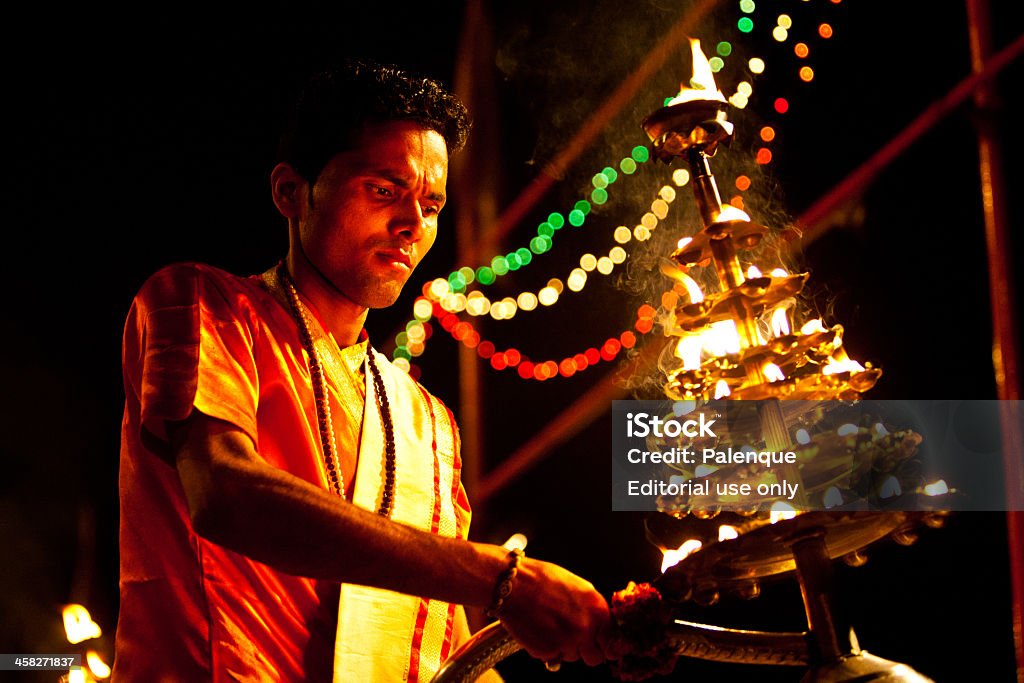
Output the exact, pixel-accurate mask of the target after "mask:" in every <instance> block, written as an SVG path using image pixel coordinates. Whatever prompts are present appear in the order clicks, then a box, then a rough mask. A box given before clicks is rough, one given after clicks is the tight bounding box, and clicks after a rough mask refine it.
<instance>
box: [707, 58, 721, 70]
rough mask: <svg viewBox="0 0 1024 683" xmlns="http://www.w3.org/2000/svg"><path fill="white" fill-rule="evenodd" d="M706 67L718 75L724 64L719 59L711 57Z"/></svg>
mask: <svg viewBox="0 0 1024 683" xmlns="http://www.w3.org/2000/svg"><path fill="white" fill-rule="evenodd" d="M708 66H710V67H711V70H712V71H713V72H715V73H718V72H719V71H721V70H722V67H724V66H725V62H724V61H723V60H722V58H721V57H712V58H711V59H709V60H708Z"/></svg>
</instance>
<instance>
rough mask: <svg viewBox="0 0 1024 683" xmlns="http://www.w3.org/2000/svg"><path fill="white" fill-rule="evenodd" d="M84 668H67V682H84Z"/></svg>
mask: <svg viewBox="0 0 1024 683" xmlns="http://www.w3.org/2000/svg"><path fill="white" fill-rule="evenodd" d="M86 681H87V679H86V676H85V669H83V668H82V667H75V668H73V669H69V670H68V683H86Z"/></svg>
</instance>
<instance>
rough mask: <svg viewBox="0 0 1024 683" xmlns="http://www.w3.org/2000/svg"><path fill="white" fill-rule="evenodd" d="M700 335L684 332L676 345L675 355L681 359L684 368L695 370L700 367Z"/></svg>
mask: <svg viewBox="0 0 1024 683" xmlns="http://www.w3.org/2000/svg"><path fill="white" fill-rule="evenodd" d="M700 350H701V335H699V334H686V335H683V338H682V339H680V340H679V344H677V345H676V356H677V357H678V358H681V359H682V361H683V369H684V370H696V369H698V368H699V367H700Z"/></svg>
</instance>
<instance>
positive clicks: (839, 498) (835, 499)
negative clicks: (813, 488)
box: [824, 486, 843, 508]
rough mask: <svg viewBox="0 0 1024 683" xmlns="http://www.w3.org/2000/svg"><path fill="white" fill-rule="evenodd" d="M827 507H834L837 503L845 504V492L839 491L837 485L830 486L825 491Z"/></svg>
mask: <svg viewBox="0 0 1024 683" xmlns="http://www.w3.org/2000/svg"><path fill="white" fill-rule="evenodd" d="M824 503H825V507H826V508H834V507H835V506H836V505H842V504H843V494H842V493H840V492H839V489H837V488H836V487H835V486H829V487H828V489H827V490H826V491H825V500H824Z"/></svg>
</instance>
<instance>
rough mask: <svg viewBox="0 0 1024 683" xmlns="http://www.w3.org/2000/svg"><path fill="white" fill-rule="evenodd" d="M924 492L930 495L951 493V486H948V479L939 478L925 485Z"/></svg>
mask: <svg viewBox="0 0 1024 683" xmlns="http://www.w3.org/2000/svg"><path fill="white" fill-rule="evenodd" d="M924 492H925V493H926V494H927V495H929V496H941V495H943V494H946V493H949V487H948V486H946V481H945V480H944V479H939V480H938V481H936V482H932V483H931V484H928V485H927V486H925V487H924Z"/></svg>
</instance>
